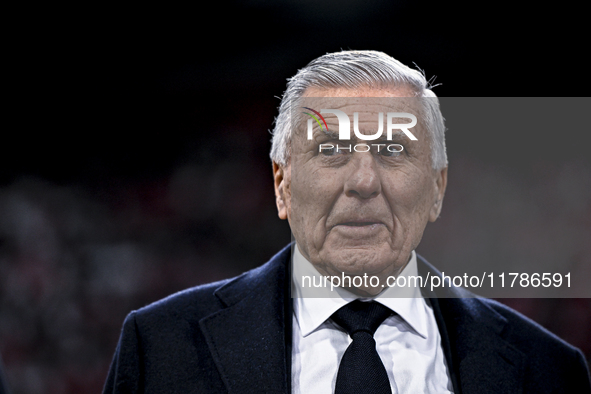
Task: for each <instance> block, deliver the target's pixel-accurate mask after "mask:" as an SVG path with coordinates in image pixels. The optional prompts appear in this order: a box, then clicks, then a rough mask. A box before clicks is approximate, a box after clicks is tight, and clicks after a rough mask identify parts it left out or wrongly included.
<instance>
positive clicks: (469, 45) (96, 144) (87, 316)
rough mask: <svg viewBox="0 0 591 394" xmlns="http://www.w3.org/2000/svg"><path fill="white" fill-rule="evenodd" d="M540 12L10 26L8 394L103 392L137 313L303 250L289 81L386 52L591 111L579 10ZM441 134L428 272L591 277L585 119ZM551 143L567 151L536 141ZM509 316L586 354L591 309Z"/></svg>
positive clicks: (303, 1)
mask: <svg viewBox="0 0 591 394" xmlns="http://www.w3.org/2000/svg"><path fill="white" fill-rule="evenodd" d="M540 7H541V6H539V5H536V6H523V7H519V6H517V5H516V4H514V3H499V2H494V3H480V4H479V5H478V6H476V5H475V3H474V5H450V4H449V2H426V1H419V2H415V1H386V0H377V1H361V0H343V1H336V0H335V1H327V0H323V1H322V0H321V1H311V0H299V1H298V0H287V1H283V2H279V1H275V2H271V1H264V0H250V1H238V0H235V1H219V2H211V3H205V4H202V5H199V6H197V3H195V6H194V7H175V6H173V5H166V6H164V5H152V6H149V5H147V4H145V3H144V4H138V5H137V6H131V5H125V6H123V5H106V4H102V5H99V4H84V5H79V6H65V5H63V6H57V5H46V6H37V7H33V5H30V6H27V7H23V8H22V9H19V10H15V11H14V12H13V13H9V14H10V15H8V14H7V16H8V17H9V19H10V20H11V23H10V26H11V27H10V29H9V32H8V34H7V35H6V37H5V39H6V47H5V48H4V51H3V52H4V62H3V63H5V66H7V68H6V69H5V72H4V80H5V85H6V89H5V93H6V94H5V97H6V99H7V101H8V102H9V104H7V105H6V106H5V111H4V112H5V114H6V123H5V128H4V135H5V138H4V141H3V144H2V155H1V156H2V165H1V167H0V354H1V356H2V359H3V362H4V366H5V369H6V371H5V372H6V375H7V380H8V382H9V384H10V386H11V388H12V391H13V392H14V393H17V394H18V393H51V394H53V393H56V394H57V393H91V392H100V391H101V390H102V385H103V382H104V380H105V378H106V374H107V370H108V367H109V364H110V361H111V357H112V354H113V352H114V350H115V345H116V342H117V339H118V336H119V330H120V327H121V324H122V322H123V319H124V318H125V316H126V314H127V313H129V312H130V311H131V310H133V309H137V308H140V307H142V306H144V305H146V304H148V303H150V302H153V301H156V300H158V299H160V298H162V297H164V296H166V295H168V294H171V293H173V292H176V291H179V290H181V289H184V288H187V287H190V286H195V285H198V284H201V283H206V282H211V281H214V280H218V279H222V278H227V277H231V276H234V275H237V274H240V273H241V272H243V271H245V270H248V269H250V268H253V267H256V266H258V265H260V264H262V263H263V262H265V261H267V260H268V259H269V258H270V257H271V256H272V255H273V254H274V253H275V252H277V251H278V250H279V249H280V248H281V247H283V246H284V245H286V244H287V243H288V242H289V241H290V232H289V227H288V226H287V223H285V222H282V221H280V220H279V219H278V218H277V214H276V208H275V202H274V196H273V186H272V176H271V163H270V160H269V158H268V152H269V149H270V134H269V130H270V129H271V128H272V126H273V120H274V117H275V116H276V114H277V112H276V108H277V106H278V105H279V98H278V97H280V96H281V94H282V93H283V90H284V88H285V84H286V79H287V78H289V77H291V76H293V75H294V74H295V73H296V72H297V70H298V69H299V68H302V67H303V66H305V65H306V64H307V63H308V62H309V61H311V60H312V59H314V58H316V57H318V56H320V55H322V54H324V53H327V52H334V51H339V50H341V49H374V50H381V51H384V52H386V53H388V54H390V55H392V56H394V57H395V58H397V59H399V60H400V61H402V62H403V63H405V64H409V65H412V64H413V62H414V63H416V64H417V65H418V66H419V67H420V68H421V69H423V70H424V71H425V73H426V75H427V78H432V77H434V76H436V77H437V78H436V79H435V81H434V83H441V85H440V86H437V87H436V88H435V92H436V93H437V94H438V95H439V96H441V97H487V96H496V97H519V96H525V97H529V96H585V95H588V88H589V78H588V77H587V76H586V74H585V73H586V70H587V69H589V61H588V58H587V56H586V52H588V50H585V49H584V48H586V47H587V43H586V41H588V40H586V39H583V38H584V37H586V33H585V32H584V26H585V24H584V21H583V20H582V17H579V16H578V15H582V13H580V12H579V11H578V10H577V9H575V8H572V7H570V6H568V4H566V3H561V7H560V10H558V11H557V10H556V9H554V8H540ZM587 102H588V101H587ZM444 116H445V108H444ZM448 128H449V129H450V130H449V133H448V138H447V143H448V155H449V161H450V174H449V176H450V181H449V187H448V194H447V196H446V200H445V204H444V208H443V216H442V218H441V220H440V221H438V222H437V223H435V225H432V226H430V227H428V228H427V231H426V233H425V237H424V241H423V243H422V244H421V247H420V248H419V252H420V253H423V254H424V255H425V256H426V257H427V258H428V259H429V260H431V261H432V262H433V263H434V264H436V265H437V262H438V260H440V259H442V260H450V259H465V260H468V259H471V258H475V256H481V258H493V257H499V256H500V258H516V259H517V258H519V259H522V258H526V259H527V258H528V256H532V254H533V256H534V257H532V258H534V259H535V256H536V255H537V254H540V255H541V254H546V253H553V250H555V249H554V248H553V245H560V247H561V248H562V249H560V251H561V253H560V255H558V256H556V258H564V259H566V260H568V261H575V262H583V263H589V261H590V259H591V258H590V256H591V250H590V246H589V244H590V243H589V242H588V240H589V239H591V236H590V235H591V230H590V229H591V203H590V201H591V184H590V180H591V164H590V161H589V157H588V156H589V155H588V154H587V146H588V145H587V144H586V142H587V141H588V137H587V136H588V134H589V133H588V132H589V131H590V130H589V125H588V123H586V124H581V125H580V128H574V129H572V128H570V127H569V128H568V129H565V128H557V129H556V131H555V132H554V133H550V134H548V133H546V134H544V135H540V134H536V130H531V129H525V130H519V132H518V133H516V132H515V131H514V130H513V131H510V132H511V133H513V134H512V135H511V136H509V135H508V134H507V133H508V132H509V131H507V130H499V135H482V134H479V133H478V130H477V129H474V128H469V127H465V126H463V125H462V126H460V123H459V122H458V123H454V121H453V120H452V119H448ZM503 133H504V134H503ZM500 136H501V137H500ZM542 138H543V139H544V140H545V141H548V144H554V146H560V147H561V149H560V151H559V152H557V151H556V150H555V149H548V150H546V149H543V148H542V149H540V148H539V144H538V145H535V144H534V145H535V147H534V145H532V144H531V143H532V141H533V142H536V141H538V142H539V140H540V139H542ZM500 143H502V144H504V145H505V146H508V147H509V148H510V149H507V150H503V151H502V152H499V150H498V149H495V147H498V146H499V144H500ZM497 246H498V247H497ZM499 250H501V252H498V251H499ZM563 250H566V252H564V251H563ZM565 253H566V254H565ZM501 301H502V302H505V303H507V304H509V305H511V306H513V307H515V308H517V309H518V310H520V311H521V312H523V313H525V314H526V315H528V316H530V317H531V318H533V319H534V320H536V321H538V322H539V323H541V324H542V325H544V326H545V327H547V328H548V329H550V330H551V331H553V332H555V333H556V334H557V335H559V336H561V337H563V338H565V339H566V340H568V341H569V342H571V343H573V344H574V345H576V346H578V347H580V348H581V349H582V350H583V351H584V352H585V353H586V356H587V359H589V357H590V355H591V337H590V335H591V334H590V333H591V329H590V328H591V303H590V300H589V299H504V300H501Z"/></svg>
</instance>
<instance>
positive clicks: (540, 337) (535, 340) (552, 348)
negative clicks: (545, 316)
mask: <svg viewBox="0 0 591 394" xmlns="http://www.w3.org/2000/svg"><path fill="white" fill-rule="evenodd" d="M478 301H479V302H481V303H482V304H484V305H486V306H487V307H489V308H491V309H492V310H494V311H495V312H496V313H498V314H499V315H501V316H502V317H503V318H505V319H506V321H507V324H506V325H505V328H504V331H503V334H504V336H505V338H507V339H508V340H509V341H510V342H511V343H512V344H513V345H514V346H515V347H517V348H519V349H520V350H521V351H523V352H525V353H530V352H532V351H540V350H542V351H543V352H545V353H550V354H556V353H557V352H559V351H562V352H565V351H566V352H568V353H571V355H573V356H574V354H575V353H578V351H579V350H578V349H577V348H576V347H574V346H572V345H571V344H569V343H568V342H566V341H565V340H563V339H561V338H560V337H558V336H556V335H555V334H554V333H552V332H551V331H549V330H548V329H546V328H545V327H543V326H542V325H540V324H538V323H536V322H535V321H533V320H532V319H530V318H529V317H527V316H525V315H523V314H521V313H520V312H518V311H516V310H515V309H512V308H510V307H509V306H507V305H505V304H503V303H501V302H499V301H496V300H493V299H488V298H478Z"/></svg>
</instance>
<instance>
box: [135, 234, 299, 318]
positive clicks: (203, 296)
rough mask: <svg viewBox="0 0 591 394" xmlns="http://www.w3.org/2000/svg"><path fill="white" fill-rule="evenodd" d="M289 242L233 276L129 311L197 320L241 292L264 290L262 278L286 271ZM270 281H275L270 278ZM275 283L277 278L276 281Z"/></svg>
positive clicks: (219, 307)
mask: <svg viewBox="0 0 591 394" xmlns="http://www.w3.org/2000/svg"><path fill="white" fill-rule="evenodd" d="M289 250H290V246H289V245H288V246H287V247H285V248H284V249H282V250H281V251H280V252H278V253H277V254H276V255H275V256H273V257H272V258H271V259H270V260H269V261H267V262H266V263H265V264H263V265H261V266H258V267H256V268H253V269H251V270H249V271H246V272H244V273H242V274H240V275H238V276H235V277H233V278H228V279H223V280H220V281H217V282H212V283H207V284H202V285H199V286H195V287H191V288H188V289H185V290H182V291H179V292H177V293H174V294H171V295H169V296H167V297H165V298H163V299H161V300H158V301H156V302H153V303H151V304H149V305H146V306H144V307H142V308H140V309H137V310H135V311H133V312H131V314H130V315H134V318H135V319H136V320H140V321H145V322H147V320H149V321H150V322H151V323H153V322H154V321H168V322H173V321H175V320H179V319H182V320H186V319H192V320H199V319H200V318H202V317H205V316H208V315H211V314H213V313H215V312H216V311H218V310H220V309H222V308H224V307H225V306H227V305H228V304H231V303H233V302H236V301H237V300H238V299H239V298H240V297H241V296H243V295H246V294H248V293H249V292H252V291H264V290H265V287H266V286H268V284H266V283H265V280H267V281H269V278H274V277H277V276H280V275H281V274H282V273H283V272H284V271H285V260H286V258H287V257H288V256H289ZM270 282H274V281H273V279H271V280H270ZM275 283H276V282H275Z"/></svg>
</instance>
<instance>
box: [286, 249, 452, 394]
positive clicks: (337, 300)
mask: <svg viewBox="0 0 591 394" xmlns="http://www.w3.org/2000/svg"><path fill="white" fill-rule="evenodd" d="M304 275H308V276H309V275H316V276H320V273H319V272H318V271H317V270H316V268H314V266H313V265H312V264H311V263H310V262H309V261H308V260H306V258H305V257H304V256H302V254H301V253H300V251H299V249H298V248H297V247H296V248H295V251H294V265H293V282H294V289H293V297H294V299H293V312H294V313H293V346H292V370H291V382H292V393H294V394H300V393H302V394H314V393H319V394H328V393H334V389H335V384H336V378H337V372H338V368H339V362H340V360H341V358H342V356H343V354H344V353H345V350H346V349H347V347H348V346H349V344H350V343H351V338H350V337H349V334H347V332H345V331H344V330H343V329H342V328H340V327H339V326H338V325H337V324H335V323H333V322H332V320H329V318H330V316H331V315H332V314H333V313H334V312H336V311H337V310H338V309H339V308H341V307H342V306H344V305H346V304H348V303H349V302H351V301H353V300H355V299H356V298H360V297H359V296H355V295H354V294H352V293H351V292H349V291H347V290H345V289H342V288H339V289H337V290H338V291H337V292H331V291H330V287H328V288H327V289H322V288H317V289H314V290H315V291H319V290H320V291H321V292H323V291H325V294H323V296H320V297H315V298H310V297H302V294H303V293H302V287H301V281H302V276H304ZM400 275H401V276H410V275H418V270H417V259H416V254H415V252H414V251H413V252H412V256H411V259H410V262H409V263H408V264H407V265H406V267H405V268H404V269H403V271H402V272H401V273H400ZM304 290H305V289H304ZM396 291H400V289H399V288H386V290H384V291H382V292H381V293H380V294H379V295H378V296H376V297H373V298H372V299H374V300H375V301H377V302H380V303H381V304H383V305H385V306H387V307H388V308H390V309H391V310H392V311H394V312H396V314H394V315H392V316H390V317H388V318H387V319H386V320H385V321H384V322H383V323H382V325H381V326H380V327H378V329H377V330H376V332H375V335H374V338H375V340H376V348H377V352H378V354H379V356H380V358H381V359H382V362H383V363H384V367H385V368H386V372H387V373H388V378H389V379H390V386H391V387H392V393H393V394H396V393H399V394H402V393H413V394H414V393H452V392H453V387H452V383H451V379H450V376H449V371H448V368H447V363H446V360H445V356H444V353H443V348H442V347H441V337H440V335H439V330H438V328H437V322H436V321H435V316H434V315H433V310H432V309H431V307H430V306H429V305H428V304H427V302H426V301H425V299H424V298H423V297H422V296H421V292H420V289H419V288H411V289H409V288H405V291H408V292H409V293H405V296H406V295H409V297H406V298H400V297H399V295H400V294H398V296H396V295H397V294H396ZM315 294H316V295H320V294H319V293H315ZM360 299H361V300H362V301H366V300H368V301H369V300H370V298H360Z"/></svg>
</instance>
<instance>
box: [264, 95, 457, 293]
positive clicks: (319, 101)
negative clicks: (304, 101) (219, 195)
mask: <svg viewBox="0 0 591 394" xmlns="http://www.w3.org/2000/svg"><path fill="white" fill-rule="evenodd" d="M412 96H413V95H412V93H411V92H410V91H409V90H406V89H404V88H400V89H390V90H373V89H369V88H368V89H358V90H349V89H329V90H318V89H313V88H310V89H308V90H307V91H306V94H305V95H304V97H319V98H314V99H313V100H315V101H314V103H315V105H316V106H317V110H318V111H319V110H320V109H321V108H326V109H328V108H330V109H339V110H341V111H343V112H345V113H346V114H348V115H349V117H350V119H351V127H352V126H353V113H354V112H357V113H358V114H359V130H360V131H361V133H362V134H374V133H375V132H376V130H377V129H378V112H383V113H384V133H383V134H384V136H385V134H386V132H385V130H386V124H385V123H386V113H387V112H410V113H412V114H415V115H416V116H417V118H418V124H417V126H415V127H413V128H412V129H411V132H412V133H413V134H414V135H415V136H416V137H417V141H411V140H410V139H409V138H408V137H406V136H405V135H404V134H402V133H400V135H398V136H397V137H395V138H394V139H393V140H392V141H384V140H380V141H363V140H358V139H356V137H355V134H354V133H353V132H352V133H351V140H350V141H338V140H335V137H331V136H329V135H327V134H326V133H324V132H322V131H321V130H320V128H315V129H314V136H313V139H312V140H308V139H307V138H306V132H305V130H304V129H303V128H302V127H300V130H298V131H297V132H294V134H293V135H292V146H291V159H290V162H289V164H288V165H287V166H286V167H284V168H283V167H280V166H278V165H276V164H274V175H275V192H276V197H277V207H278V210H279V216H280V217H281V218H282V219H285V218H287V219H288V221H289V225H290V227H291V230H292V232H293V235H294V237H295V239H296V242H297V244H298V247H299V249H300V251H301V252H302V254H303V256H304V257H306V258H307V259H308V260H309V261H310V262H311V263H312V264H313V265H314V266H315V267H316V269H317V270H318V271H319V272H320V273H321V274H324V275H338V276H340V275H341V273H345V274H346V275H363V274H367V275H375V276H378V277H380V278H381V279H382V280H385V279H386V277H387V276H389V275H397V274H398V273H399V272H400V271H401V269H402V268H403V267H404V266H405V264H406V263H407V262H408V261H409V258H410V254H411V251H412V250H413V249H415V248H416V247H417V245H418V244H419V242H420V240H421V237H422V235H423V230H424V229H425V226H426V225H427V222H428V221H435V219H437V217H438V216H439V212H440V210H441V201H442V199H443V194H444V191H445V186H446V180H447V169H444V170H442V171H435V170H433V169H432V166H431V159H430V152H431V151H430V142H429V136H428V133H427V131H426V130H424V127H423V125H424V123H423V121H422V119H421V112H420V109H419V108H418V107H419V105H418V103H419V101H418V100H417V99H381V100H380V99H371V98H372V97H388V98H389V97H412ZM322 97H323V98H322ZM333 98H334V99H333ZM356 98H362V99H356ZM325 119H326V122H327V124H328V130H331V131H336V130H338V120H337V118H336V116H333V115H325ZM404 122H408V119H405V120H400V121H398V122H395V123H404ZM395 131H396V130H395ZM337 138H338V137H337ZM364 143H365V144H372V143H396V144H400V145H402V146H403V147H404V150H403V151H402V153H400V154H396V153H394V154H393V153H392V152H389V151H388V150H387V149H385V147H381V149H380V152H377V147H372V149H371V151H369V152H353V153H350V152H349V150H341V151H340V152H336V151H335V150H328V149H323V150H322V151H319V144H332V145H335V146H336V144H339V146H343V145H346V146H349V144H351V145H355V144H364ZM360 150H363V149H360ZM392 150H394V149H392ZM382 283H383V282H382ZM380 287H381V286H380ZM366 290H368V291H369V292H370V293H377V292H379V291H380V290H381V289H379V290H378V289H377V288H376V289H373V290H374V291H371V288H370V289H366ZM362 291H363V289H362Z"/></svg>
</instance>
